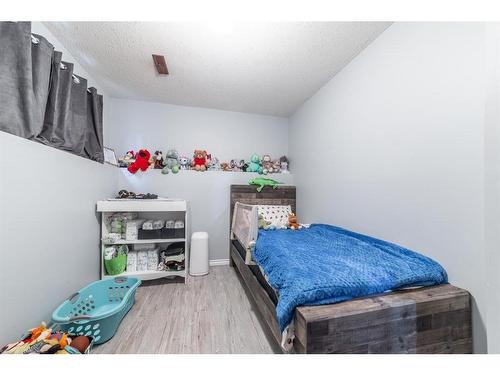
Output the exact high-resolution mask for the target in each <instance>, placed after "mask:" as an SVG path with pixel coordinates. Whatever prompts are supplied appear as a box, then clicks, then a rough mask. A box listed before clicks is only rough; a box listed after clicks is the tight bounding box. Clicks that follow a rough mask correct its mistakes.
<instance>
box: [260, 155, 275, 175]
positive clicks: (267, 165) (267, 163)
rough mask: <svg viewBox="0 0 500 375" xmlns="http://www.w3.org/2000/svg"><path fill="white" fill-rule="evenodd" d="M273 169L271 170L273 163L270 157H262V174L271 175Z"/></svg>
mask: <svg viewBox="0 0 500 375" xmlns="http://www.w3.org/2000/svg"><path fill="white" fill-rule="evenodd" d="M273 172H274V168H273V163H272V159H271V156H270V155H264V156H263V157H262V173H263V174H268V173H273Z"/></svg>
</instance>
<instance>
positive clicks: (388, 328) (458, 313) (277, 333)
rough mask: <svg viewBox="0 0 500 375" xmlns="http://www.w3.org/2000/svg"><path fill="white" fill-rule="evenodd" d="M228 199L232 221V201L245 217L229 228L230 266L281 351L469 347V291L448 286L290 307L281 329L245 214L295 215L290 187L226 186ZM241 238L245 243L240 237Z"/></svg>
mask: <svg viewBox="0 0 500 375" xmlns="http://www.w3.org/2000/svg"><path fill="white" fill-rule="evenodd" d="M230 199H231V201H230V204H231V206H230V207H231V222H233V217H234V215H235V213H236V212H235V204H236V202H239V204H238V205H237V206H236V207H237V208H236V209H237V210H238V207H239V208H243V209H245V210H246V214H247V215H248V223H246V224H245V225H243V226H242V227H243V231H241V228H239V229H240V231H239V236H234V229H235V228H233V231H232V232H231V241H230V259H231V265H233V266H235V268H236V269H237V270H238V271H239V273H240V274H241V276H242V280H243V282H244V283H245V285H246V286H247V288H248V290H249V292H250V295H251V296H252V298H253V299H254V302H255V303H256V306H257V308H258V309H259V311H260V313H261V315H262V317H263V319H264V320H265V322H266V324H267V325H268V327H269V329H270V331H271V333H272V336H273V337H274V339H275V340H276V341H277V343H279V344H280V345H281V347H282V348H283V350H284V351H291V352H295V353H470V352H471V351H472V337H471V310H470V295H469V293H468V292H467V291H465V290H463V289H460V288H457V287H454V286H452V285H450V284H442V285H437V286H431V287H423V288H418V289H410V290H408V289H405V290H397V291H394V292H389V293H381V294H378V295H370V296H369V297H357V298H354V299H351V300H349V301H345V302H339V303H334V304H321V305H318V306H298V307H296V308H295V309H294V312H293V324H290V325H289V326H288V327H287V328H290V330H288V332H286V330H285V332H283V319H282V316H280V315H279V314H278V315H277V313H276V311H277V309H276V307H277V304H278V299H279V295H278V294H277V292H276V290H275V289H274V288H273V287H272V286H271V285H270V283H269V282H268V275H266V274H265V272H264V270H263V269H262V267H260V266H259V265H257V264H256V263H255V262H254V259H253V257H254V254H253V250H254V249H253V248H254V246H255V241H256V240H257V233H258V232H257V231H258V228H255V225H256V224H255V223H254V221H255V220H254V218H253V217H254V216H252V215H255V211H253V212H252V206H254V205H262V204H264V205H290V206H291V208H292V210H293V211H294V212H295V210H296V205H295V187H293V186H283V187H280V188H278V189H275V190H273V189H268V188H266V189H264V190H263V191H262V192H261V193H257V192H256V191H255V187H252V186H247V185H233V186H231V198H230ZM245 205H248V206H245ZM245 228H246V229H245ZM320 229H321V228H320ZM237 231H238V229H237ZM238 237H239V238H240V239H238ZM242 237H243V238H244V240H241V238H242ZM292 265H293V264H292ZM268 269H269V268H268ZM438 275H439V273H438ZM271 276H273V275H271ZM437 282H439V280H438V281H437ZM402 286H403V285H402Z"/></svg>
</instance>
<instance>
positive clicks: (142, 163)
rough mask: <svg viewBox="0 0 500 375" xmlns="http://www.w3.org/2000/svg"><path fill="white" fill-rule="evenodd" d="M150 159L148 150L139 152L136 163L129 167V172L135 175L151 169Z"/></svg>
mask: <svg viewBox="0 0 500 375" xmlns="http://www.w3.org/2000/svg"><path fill="white" fill-rule="evenodd" d="M150 158H151V153H150V152H149V151H148V150H146V149H144V150H139V152H138V153H137V154H136V155H135V161H134V162H133V163H132V164H130V165H129V166H128V168H127V170H128V171H129V172H130V173H133V174H135V173H136V172H137V171H138V170H141V171H143V172H145V171H146V170H147V169H148V168H149V159H150Z"/></svg>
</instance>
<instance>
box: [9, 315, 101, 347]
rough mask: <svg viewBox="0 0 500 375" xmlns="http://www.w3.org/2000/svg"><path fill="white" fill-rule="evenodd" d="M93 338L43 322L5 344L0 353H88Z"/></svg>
mask: <svg viewBox="0 0 500 375" xmlns="http://www.w3.org/2000/svg"><path fill="white" fill-rule="evenodd" d="M91 340H92V339H91V338H89V337H86V336H72V335H68V334H67V333H65V332H59V331H54V330H53V329H52V328H48V327H47V325H46V324H45V323H44V322H42V324H40V325H39V326H38V327H35V328H32V329H30V330H29V331H28V334H26V335H25V336H24V337H23V338H22V339H21V340H20V341H17V342H14V343H12V344H8V345H5V346H4V347H3V348H1V349H0V354H88V353H89V352H90V347H91V343H92V341H91Z"/></svg>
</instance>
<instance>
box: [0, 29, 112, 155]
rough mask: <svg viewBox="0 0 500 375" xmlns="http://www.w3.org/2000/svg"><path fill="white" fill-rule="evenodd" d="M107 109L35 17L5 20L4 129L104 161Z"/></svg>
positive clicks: (1, 57) (1, 54) (1, 46)
mask: <svg viewBox="0 0 500 375" xmlns="http://www.w3.org/2000/svg"><path fill="white" fill-rule="evenodd" d="M102 109H103V100H102V95H99V94H97V90H96V89H95V88H91V89H89V90H87V80H86V79H85V78H83V77H79V76H77V75H75V74H74V73H73V64H71V63H68V62H65V61H62V53H61V52H59V51H54V47H53V46H52V45H51V44H50V43H49V42H48V41H47V40H46V39H45V38H43V37H42V36H39V35H32V34H31V23H30V22H0V130H2V131H6V132H8V133H11V134H15V135H18V136H20V137H24V138H28V139H32V140H36V141H38V142H41V143H44V144H46V145H49V146H52V147H56V148H59V149H62V150H65V151H69V152H72V153H74V154H76V155H80V156H83V157H86V158H89V159H92V160H95V161H98V162H101V163H103V162H104V157H103V142H102V132H103V129H102V112H103V111H102Z"/></svg>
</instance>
